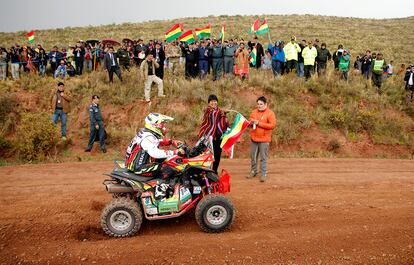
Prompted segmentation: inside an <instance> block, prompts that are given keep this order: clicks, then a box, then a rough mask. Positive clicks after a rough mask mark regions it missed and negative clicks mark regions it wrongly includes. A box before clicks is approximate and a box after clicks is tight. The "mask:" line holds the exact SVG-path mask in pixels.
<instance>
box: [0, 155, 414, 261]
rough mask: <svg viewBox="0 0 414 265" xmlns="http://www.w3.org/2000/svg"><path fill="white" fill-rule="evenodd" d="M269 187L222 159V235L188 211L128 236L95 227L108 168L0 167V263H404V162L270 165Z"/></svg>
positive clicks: (407, 166)
mask: <svg viewBox="0 0 414 265" xmlns="http://www.w3.org/2000/svg"><path fill="white" fill-rule="evenodd" d="M271 163H272V165H271V166H270V170H269V172H270V174H269V181H268V182H266V183H264V184H263V183H260V182H259V181H258V179H253V180H248V179H246V178H245V174H246V173H247V172H248V167H249V162H248V161H247V160H233V161H230V160H227V161H226V160H225V161H224V162H223V163H222V165H223V167H225V168H226V169H227V170H228V171H229V172H230V173H231V174H232V177H233V182H232V191H231V194H230V197H231V199H232V201H233V203H234V204H235V206H236V208H237V217H236V221H235V223H234V225H233V226H232V229H231V230H230V231H228V232H225V233H223V234H206V233H203V232H201V231H200V230H199V227H198V226H197V224H196V222H195V219H194V215H193V212H190V213H189V214H187V215H185V216H183V217H181V218H179V219H173V220H163V221H152V222H148V221H145V222H144V224H143V226H142V228H141V230H140V233H139V234H138V235H137V236H135V237H132V238H127V239H112V238H108V237H107V236H105V235H104V234H103V232H102V230H101V228H100V225H99V216H100V211H101V209H102V207H103V206H104V204H105V203H106V202H107V201H109V200H110V196H109V195H108V194H106V193H105V191H104V187H103V185H101V183H102V181H103V179H104V176H103V175H102V173H104V172H107V171H110V170H111V169H112V163H111V162H99V163H92V162H88V163H66V164H47V165H28V166H19V167H2V168H0V213H1V214H0V263H1V264H406V265H408V264H414V162H413V161H409V160H348V159H347V160H329V159H277V160H272V161H271Z"/></svg>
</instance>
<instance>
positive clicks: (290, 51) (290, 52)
mask: <svg viewBox="0 0 414 265" xmlns="http://www.w3.org/2000/svg"><path fill="white" fill-rule="evenodd" d="M301 50H302V49H301V48H300V46H299V44H298V43H297V42H296V37H295V36H292V37H291V38H290V42H289V43H287V44H286V45H285V47H284V48H283V51H284V52H285V57H286V73H289V72H290V71H293V70H294V71H297V67H298V53H300V52H301Z"/></svg>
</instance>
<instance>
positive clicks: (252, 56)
mask: <svg viewBox="0 0 414 265" xmlns="http://www.w3.org/2000/svg"><path fill="white" fill-rule="evenodd" d="M256 55H257V50H256V46H255V47H254V48H253V50H252V52H251V53H250V59H249V61H250V62H251V63H252V65H253V66H256Z"/></svg>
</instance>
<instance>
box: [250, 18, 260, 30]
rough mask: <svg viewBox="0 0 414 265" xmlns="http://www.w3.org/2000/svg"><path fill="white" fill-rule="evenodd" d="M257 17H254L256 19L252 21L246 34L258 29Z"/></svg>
mask: <svg viewBox="0 0 414 265" xmlns="http://www.w3.org/2000/svg"><path fill="white" fill-rule="evenodd" d="M259 22H260V21H259V19H256V21H255V22H254V23H253V25H252V26H251V27H250V28H249V32H248V34H252V33H255V32H256V31H257V30H258V29H259Z"/></svg>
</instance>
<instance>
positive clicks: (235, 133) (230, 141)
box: [220, 113, 250, 152]
mask: <svg viewBox="0 0 414 265" xmlns="http://www.w3.org/2000/svg"><path fill="white" fill-rule="evenodd" d="M249 125H250V122H249V121H248V120H247V119H246V118H245V117H243V115H241V114H240V113H237V116H236V118H235V119H234V122H233V125H232V126H231V129H230V130H227V131H226V132H225V133H224V134H223V136H222V137H221V145H220V147H221V148H222V149H223V151H225V152H227V151H228V150H229V149H230V148H231V147H232V146H233V145H234V144H235V143H236V141H237V139H239V138H240V136H241V135H242V134H243V132H244V131H245V130H246V128H247V126H249Z"/></svg>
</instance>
